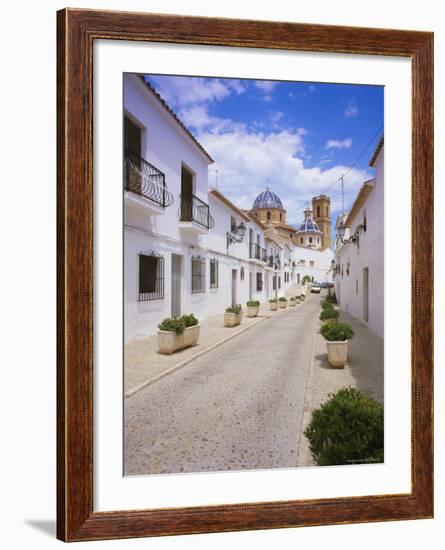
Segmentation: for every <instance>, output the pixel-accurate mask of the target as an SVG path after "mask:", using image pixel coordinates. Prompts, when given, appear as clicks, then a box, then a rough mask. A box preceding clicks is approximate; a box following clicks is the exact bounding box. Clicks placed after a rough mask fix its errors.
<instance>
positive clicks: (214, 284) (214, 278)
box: [210, 258, 218, 288]
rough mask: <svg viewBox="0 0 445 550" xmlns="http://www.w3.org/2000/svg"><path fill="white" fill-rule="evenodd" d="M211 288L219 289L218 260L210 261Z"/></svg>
mask: <svg viewBox="0 0 445 550" xmlns="http://www.w3.org/2000/svg"><path fill="white" fill-rule="evenodd" d="M210 288H218V260H216V259H215V258H212V259H211V260H210Z"/></svg>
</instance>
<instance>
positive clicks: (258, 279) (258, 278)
mask: <svg viewBox="0 0 445 550" xmlns="http://www.w3.org/2000/svg"><path fill="white" fill-rule="evenodd" d="M262 290H263V274H262V273H257V274H256V291H257V292H262Z"/></svg>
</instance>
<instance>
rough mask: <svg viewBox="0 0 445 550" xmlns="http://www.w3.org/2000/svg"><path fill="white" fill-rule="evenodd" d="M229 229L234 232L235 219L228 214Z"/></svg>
mask: <svg viewBox="0 0 445 550" xmlns="http://www.w3.org/2000/svg"><path fill="white" fill-rule="evenodd" d="M230 231H231V232H232V233H235V232H236V219H235V216H230Z"/></svg>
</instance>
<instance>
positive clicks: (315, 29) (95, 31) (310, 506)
mask: <svg viewBox="0 0 445 550" xmlns="http://www.w3.org/2000/svg"><path fill="white" fill-rule="evenodd" d="M57 31H58V43H57V47H58V52H57V70H58V76H57V82H58V94H57V110H58V123H57V143H58V152H57V155H58V157H57V173H58V225H57V230H58V244H57V251H58V380H57V390H58V406H57V413H58V418H57V432H58V442H57V448H58V462H57V464H58V467H57V483H58V485H57V487H58V489H57V536H58V538H59V539H61V540H64V541H82V540H97V539H112V538H130V537H145V536H159V535H180V534H188V533H209V532H218V531H238V530H252V529H272V528H284V527H297V526H308V525H326V524H340V523H356V522H373V521H387V520H404V519H418V518H431V517H432V516H433V419H432V414H433V413H432V411H433V235H432V232H433V229H432V228H433V34H432V33H428V32H415V31H403V30H386V29H368V28H366V29H365V28H351V27H335V26H323V25H312V24H295V23H278V22H260V21H249V20H230V19H211V18H201V17H181V16H171V15H155V14H142V13H124V12H105V11H90V10H77V9H65V10H62V11H60V12H58V14H57ZM99 39H101V40H126V41H141V42H144V41H156V42H166V43H168V42H170V43H180V44H201V45H218V46H237V47H244V48H273V49H283V50H297V51H308V52H339V53H348V54H372V55H383V56H402V57H407V58H409V59H411V63H412V249H411V250H412V314H413V315H412V327H411V330H412V344H411V350H412V430H411V433H412V437H411V442H412V461H411V464H412V467H411V480H412V490H411V492H410V493H407V494H393V495H388V494H385V495H372V496H365V497H346V498H328V499H317V500H296V501H283V502H262V503H256V504H236V505H218V506H201V507H187V508H169V509H156V510H153V509H150V510H122V511H117V512H93V406H94V404H93V369H94V364H93V161H92V159H93V156H92V131H93V124H92V120H93V97H92V89H93V63H94V59H93V43H94V41H95V40H99Z"/></svg>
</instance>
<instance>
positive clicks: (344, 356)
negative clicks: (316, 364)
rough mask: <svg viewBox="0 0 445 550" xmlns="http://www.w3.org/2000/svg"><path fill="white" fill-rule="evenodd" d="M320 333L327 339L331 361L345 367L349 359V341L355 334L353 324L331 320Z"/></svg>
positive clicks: (341, 367)
mask: <svg viewBox="0 0 445 550" xmlns="http://www.w3.org/2000/svg"><path fill="white" fill-rule="evenodd" d="M320 333H321V335H322V336H323V338H324V339H325V340H326V346H327V350H328V360H329V363H330V364H331V366H332V367H335V368H338V369H343V368H344V366H345V364H346V361H347V360H348V341H349V340H350V339H351V338H352V337H353V336H354V331H353V330H352V328H351V325H349V324H348V323H338V322H337V321H335V320H331V321H329V322H327V323H324V324H323V325H322V326H321V328H320Z"/></svg>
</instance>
